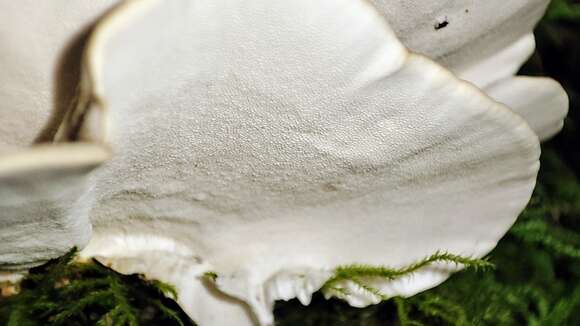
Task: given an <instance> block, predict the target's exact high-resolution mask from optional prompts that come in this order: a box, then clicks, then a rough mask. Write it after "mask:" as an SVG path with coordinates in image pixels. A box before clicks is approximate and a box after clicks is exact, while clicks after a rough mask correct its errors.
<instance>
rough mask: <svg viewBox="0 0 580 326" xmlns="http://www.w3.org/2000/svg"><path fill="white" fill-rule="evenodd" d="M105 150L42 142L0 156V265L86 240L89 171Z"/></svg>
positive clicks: (29, 261)
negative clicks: (30, 147) (42, 144)
mask: <svg viewBox="0 0 580 326" xmlns="http://www.w3.org/2000/svg"><path fill="white" fill-rule="evenodd" d="M107 156H108V154H107V152H106V151H104V150H103V149H102V148H101V147H99V146H95V145H89V144H74V145H72V144H69V145H54V146H51V145H44V146H36V147H34V148H32V149H25V150H21V151H17V152H14V153H8V154H4V155H2V157H1V158H0V244H1V245H0V268H1V269H22V268H26V267H31V266H34V265H37V264H40V263H43V262H45V261H46V260H47V259H50V258H55V257H59V256H62V255H63V254H65V253H66V252H67V251H68V250H70V249H71V248H72V247H73V246H78V247H83V246H84V245H86V244H87V242H88V241H89V238H90V235H91V224H90V221H89V218H88V210H89V209H90V206H91V204H92V195H91V194H90V192H89V189H90V180H89V179H88V177H87V175H88V174H89V172H90V171H91V170H92V169H93V168H95V167H96V166H97V165H98V164H100V163H101V162H102V161H104V160H105V159H106V158H107Z"/></svg>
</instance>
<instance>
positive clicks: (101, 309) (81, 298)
mask: <svg viewBox="0 0 580 326" xmlns="http://www.w3.org/2000/svg"><path fill="white" fill-rule="evenodd" d="M75 254H76V251H75V250H72V251H71V252H69V253H68V254H67V255H65V256H64V257H61V258H60V259H57V260H55V261H52V262H49V263H48V264H46V265H44V266H42V267H39V268H35V269H32V270H31V271H30V274H29V275H28V276H27V277H26V278H25V279H24V280H23V281H22V283H21V284H20V285H19V286H20V293H19V294H18V295H15V296H11V297H7V298H3V299H0V325H8V326H22V325H55V326H56V325H129V326H134V325H159V324H163V325H180V326H184V325H186V324H189V325H191V324H192V323H191V322H190V321H189V319H188V318H187V316H185V314H184V313H183V312H182V311H181V310H180V309H179V308H178V307H177V305H176V303H175V302H173V301H172V300H169V299H168V298H173V299H176V298H177V292H176V291H175V289H174V288H173V287H172V286H170V285H168V284H165V283H162V282H159V281H147V280H144V279H142V278H140V277H139V276H137V275H132V276H125V275H121V274H118V273H115V272H113V271H112V270H110V269H108V268H107V267H105V266H102V265H100V264H98V263H97V262H89V263H79V262H74V261H73V258H74V256H75Z"/></svg>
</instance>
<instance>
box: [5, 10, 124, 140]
mask: <svg viewBox="0 0 580 326" xmlns="http://www.w3.org/2000/svg"><path fill="white" fill-rule="evenodd" d="M113 2H115V1H114V0H99V1H93V0H74V1H70V0H49V1H37V0H18V1H12V0H0V72H1V73H0V122H1V124H2V126H1V127H0V151H1V150H2V149H3V148H6V147H22V146H26V145H30V144H31V143H33V142H36V141H47V140H50V135H51V134H53V132H54V129H55V127H56V126H58V124H59V123H60V119H61V118H62V115H63V113H64V112H65V110H67V109H69V108H70V105H71V101H72V98H73V96H74V93H75V91H76V86H75V84H74V82H75V81H76V75H77V73H78V71H77V70H76V68H78V67H77V66H78V63H79V60H78V59H79V58H80V51H81V48H82V47H81V46H79V43H81V42H80V38H81V37H82V34H83V33H84V32H85V30H86V29H87V28H88V27H89V26H90V25H91V24H92V23H93V21H94V20H95V19H97V18H98V17H99V16H100V15H102V14H103V13H104V12H105V11H106V9H107V8H109V7H111V4H112V3H113Z"/></svg>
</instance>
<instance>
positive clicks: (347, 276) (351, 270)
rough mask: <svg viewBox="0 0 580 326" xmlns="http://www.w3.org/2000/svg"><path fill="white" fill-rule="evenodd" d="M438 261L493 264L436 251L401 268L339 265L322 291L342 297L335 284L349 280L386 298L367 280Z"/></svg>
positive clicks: (394, 276) (474, 265)
mask: <svg viewBox="0 0 580 326" xmlns="http://www.w3.org/2000/svg"><path fill="white" fill-rule="evenodd" d="M438 262H444V263H453V264H457V265H462V266H463V267H467V268H473V269H476V270H477V269H485V268H491V267H493V264H491V263H490V262H489V261H487V259H471V258H468V257H462V256H458V255H453V254H450V253H446V252H439V251H438V252H435V253H434V254H432V255H431V256H429V257H426V258H424V259H422V260H420V261H418V262H416V263H414V264H411V265H409V266H406V267H402V268H389V267H386V266H370V265H346V266H339V267H338V268H336V270H335V272H334V275H333V276H332V277H331V278H330V279H329V280H328V281H327V282H326V283H325V284H324V286H323V291H326V292H334V294H335V295H336V296H338V297H339V298H344V297H346V296H348V295H349V293H348V292H347V291H346V290H345V289H343V288H340V287H339V286H337V284H338V283H340V282H342V281H351V282H353V283H355V284H356V285H358V286H359V287H360V288H361V289H363V290H365V291H367V292H369V293H370V294H373V295H375V296H377V297H378V298H380V299H383V300H387V299H388V297H386V296H385V295H383V294H382V293H381V292H380V291H379V290H378V289H375V288H373V287H372V286H370V285H368V283H367V282H368V281H369V280H375V279H384V280H394V279H397V278H400V277H403V276H405V275H409V274H411V273H413V272H416V271H418V270H419V269H421V268H423V267H427V266H429V265H431V264H433V263H438Z"/></svg>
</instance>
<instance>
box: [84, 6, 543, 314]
mask: <svg viewBox="0 0 580 326" xmlns="http://www.w3.org/2000/svg"><path fill="white" fill-rule="evenodd" d="M161 26H162V28H161ZM89 49H90V50H89V53H88V57H87V59H88V60H87V66H86V67H85V68H86V71H87V72H88V80H90V84H91V85H92V89H93V93H92V94H90V96H87V98H93V99H98V101H96V102H95V103H92V105H88V106H83V107H79V108H78V110H82V109H86V108H88V110H89V111H91V110H99V112H105V115H101V114H97V115H91V114H90V112H87V113H88V115H84V116H86V117H87V118H86V119H85V120H84V124H85V126H92V125H100V124H99V122H98V121H97V122H95V121H94V120H95V119H97V120H98V119H106V120H107V123H108V125H109V129H108V130H109V132H108V133H107V134H105V135H104V137H105V139H106V141H107V142H109V143H110V145H111V147H112V148H113V150H114V152H115V157H114V159H113V160H112V161H111V162H110V163H109V164H108V165H107V166H106V168H105V169H103V170H102V171H101V173H100V175H99V180H98V184H97V186H96V193H97V203H96V205H95V206H94V208H93V210H92V221H93V225H94V228H95V235H94V237H93V239H92V241H91V243H90V245H89V246H88V247H87V248H86V249H85V251H84V255H87V256H97V257H99V258H100V259H101V260H103V261H105V262H107V263H109V264H110V265H111V266H113V267H114V268H116V269H117V270H119V271H122V272H141V273H144V274H146V275H148V276H149V277H154V278H158V279H161V280H163V281H166V282H169V283H172V284H174V285H176V286H177V287H178V290H179V293H180V303H181V304H182V306H183V307H184V309H185V310H186V311H187V312H188V313H189V314H190V315H191V316H192V317H193V318H194V320H195V321H196V322H198V323H199V324H201V325H217V324H219V323H220V322H223V323H226V324H227V323H232V322H233V321H236V323H239V324H243V323H246V324H251V323H252V322H253V321H252V318H253V317H252V318H250V316H255V318H256V319H257V321H258V322H259V323H260V324H262V325H267V324H271V323H272V322H273V316H272V306H273V303H274V301H275V300H277V299H290V298H292V297H294V296H297V297H299V298H301V301H303V302H304V303H308V301H309V298H310V295H311V294H312V292H314V291H316V290H318V289H319V288H320V287H321V286H322V285H323V283H324V282H325V280H326V279H328V277H330V275H331V274H332V271H333V269H334V268H336V267H337V266H339V265H346V264H352V263H361V264H370V265H385V266H389V267H394V268H395V267H401V266H405V265H408V264H410V263H412V262H415V261H417V260H419V259H421V258H424V257H426V256H429V255H431V254H432V253H433V252H434V251H436V250H445V251H449V252H453V253H456V254H460V255H466V256H474V257H480V256H482V255H484V254H486V253H487V252H489V251H490V250H491V249H492V248H493V247H494V246H495V244H496V243H497V241H498V240H499V238H500V237H501V236H502V235H503V234H504V233H505V231H506V230H507V229H508V228H509V227H510V225H511V224H512V223H513V221H514V220H515V218H516V217H517V215H518V213H519V212H520V211H521V210H522V209H523V207H524V205H525V204H526V203H527V201H528V199H529V197H530V194H531V191H532V189H533V186H534V182H535V176H536V173H537V169H538V156H539V146H538V141H537V137H536V136H535V135H534V133H533V132H532V131H531V130H530V128H529V127H528V126H527V124H526V123H525V122H524V121H523V120H522V119H520V118H519V117H518V116H517V115H515V114H513V113H512V112H511V111H510V110H509V109H507V108H506V107H504V106H503V105H500V104H498V103H496V102H494V101H493V100H491V99H490V98H488V97H487V96H485V95H484V94H483V93H482V92H481V91H479V90H478V89H477V88H475V87H474V86H472V85H471V84H468V83H465V82H462V81H460V80H459V79H457V78H456V77H454V76H453V75H452V74H451V73H449V72H448V71H446V70H445V69H443V68H441V67H439V66H438V65H437V64H435V63H433V62H431V61H430V60H429V59H426V58H424V57H421V56H417V55H414V54H410V53H408V52H407V51H406V50H405V49H404V47H403V45H402V44H401V43H399V41H398V40H397V38H396V37H395V34H394V33H393V32H392V31H391V30H390V28H389V27H388V26H387V24H386V23H385V21H384V19H383V17H381V16H380V15H379V14H378V13H377V12H376V11H375V9H374V8H373V7H372V6H370V5H368V4H366V3H365V2H363V1H358V0H332V1H330V0H328V1H322V0H321V1H309V0H296V1H282V0H279V1H278V0H269V1H266V0H263V1H252V2H242V1H225V0H221V1H220V0H212V1H209V0H199V1H185V0H175V1H156V0H142V1H130V2H127V3H126V4H125V5H124V6H123V7H121V8H120V9H118V10H116V12H115V13H113V14H112V15H111V16H109V17H108V18H107V19H106V20H105V21H104V22H103V23H102V24H101V25H100V26H99V27H98V28H97V30H96V33H95V34H94V35H93V37H92V40H91V43H90V45H89ZM77 116H83V115H80V114H77ZM87 130H88V131H87ZM90 130H92V128H91V127H89V128H84V129H83V128H81V132H82V133H83V132H84V133H85V134H87V135H88V137H89V138H90ZM95 138H98V137H95ZM167 266H172V267H171V268H168V267H167ZM442 267H443V268H439V269H425V270H422V271H420V272H418V273H416V274H414V275H413V276H412V278H410V279H404V280H399V281H396V282H388V281H383V282H380V283H378V284H376V286H377V287H378V288H379V289H381V290H382V291H384V293H385V294H386V295H388V296H392V295H405V296H407V295H412V294H414V293H416V292H418V291H422V290H424V289H427V288H429V287H432V286H435V285H437V284H438V283H440V282H441V281H443V280H444V279H445V278H446V277H447V276H448V275H449V273H450V272H451V271H452V270H453V269H452V268H451V267H449V268H447V267H446V266H442ZM207 271H212V272H215V273H216V274H217V275H218V277H217V279H216V281H215V284H207V282H205V281H204V278H203V273H204V272H207ZM194 289H197V290H200V289H204V291H200V292H199V293H196V294H191V293H190V291H192V290H194ZM217 289H219V290H220V291H221V292H223V293H222V294H220V296H222V298H224V297H225V296H226V295H227V296H231V298H228V299H224V300H222V299H219V298H216V297H215V296H209V295H207V293H209V292H211V291H215V290H217ZM367 295H368V294H367ZM234 298H236V299H234ZM240 300H242V301H244V302H246V303H245V304H242V303H241V301H240ZM349 301H350V303H351V304H353V305H357V306H364V305H367V304H370V303H373V302H375V301H376V298H374V297H372V295H368V297H367V298H365V297H364V296H362V297H361V296H360V295H359V296H358V297H357V298H353V299H349ZM246 304H247V305H248V306H249V307H250V308H251V311H252V315H249V314H247V311H246V310H245V309H244V306H245V305H246ZM200 307H203V309H201V308H200ZM224 316H227V317H224ZM216 318H218V319H216ZM219 318H227V321H224V320H222V319H219ZM242 321H243V322H242Z"/></svg>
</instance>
